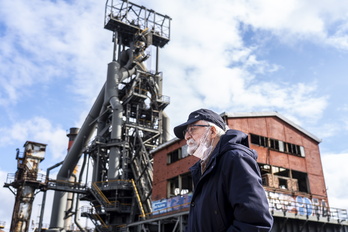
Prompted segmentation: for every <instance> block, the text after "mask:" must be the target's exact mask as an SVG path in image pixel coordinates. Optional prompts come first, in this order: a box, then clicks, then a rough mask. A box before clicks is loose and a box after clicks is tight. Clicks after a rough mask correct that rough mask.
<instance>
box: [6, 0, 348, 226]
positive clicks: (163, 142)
mask: <svg viewBox="0 0 348 232" xmlns="http://www.w3.org/2000/svg"><path fill="white" fill-rule="evenodd" d="M170 24H171V18H170V17H169V16H167V15H163V14H160V13H158V12H156V11H154V10H151V9H147V8H146V7H144V6H139V5H137V4H134V3H131V2H128V1H127V0H118V1H116V0H115V1H113V0H107V2H106V5H105V19H104V28H105V29H107V30H109V31H111V32H112V39H113V40H112V41H113V43H114V46H113V51H112V57H113V58H112V61H111V62H110V63H109V64H108V68H107V75H106V80H105V84H104V85H103V87H102V89H101V91H100V93H99V95H98V97H97V98H96V100H95V103H94V104H93V106H92V108H91V110H90V111H89V113H88V115H87V117H86V119H85V121H84V123H83V125H82V126H81V127H80V128H70V131H69V133H68V134H67V136H68V138H69V144H68V153H67V155H66V157H65V159H64V161H62V162H60V163H57V164H55V165H53V166H52V167H50V168H48V169H47V172H46V176H45V177H44V178H43V179H40V180H38V176H37V175H35V174H31V175H28V173H29V170H34V171H35V172H36V173H37V167H38V163H39V162H41V161H42V160H43V158H44V157H43V153H42V152H43V151H44V150H45V146H46V145H44V144H39V143H34V142H27V143H26V144H25V148H26V150H25V152H24V154H27V155H26V156H24V157H22V156H20V155H17V159H18V171H17V173H18V174H16V176H15V177H16V178H14V179H13V180H9V181H7V183H5V187H9V188H10V189H15V190H16V191H13V190H12V191H13V192H14V194H16V203H15V208H14V213H13V222H12V223H13V225H14V227H12V225H11V232H15V231H23V232H26V231H28V227H27V225H28V222H29V221H28V220H29V219H30V212H31V208H26V210H28V211H26V214H25V215H26V217H22V215H23V214H22V212H23V210H21V209H23V207H22V208H21V204H27V201H26V200H27V199H29V200H30V201H29V202H31V203H32V200H33V198H32V197H31V198H26V196H24V194H23V193H22V189H23V188H30V189H31V191H30V193H31V196H32V195H35V193H37V192H38V191H42V192H43V201H42V204H41V214H40V222H39V226H38V228H37V231H40V232H41V231H50V232H58V231H73V230H74V229H73V227H72V225H76V226H77V227H78V230H79V231H86V230H85V229H84V228H83V227H82V226H81V225H80V224H79V221H78V218H79V217H80V216H82V217H85V218H87V219H89V220H90V221H91V222H92V223H93V224H94V227H95V229H94V231H98V232H107V231H110V232H111V231H114V232H117V231H148V232H161V231H162V232H169V231H173V232H178V231H179V232H182V231H184V228H185V224H186V219H187V215H188V210H189V204H190V198H191V196H192V191H193V187H192V180H191V175H190V173H189V172H188V168H189V167H190V166H192V165H193V164H194V163H195V162H196V161H197V159H196V158H195V157H193V156H188V154H187V152H186V145H185V141H184V140H179V139H171V140H170V139H169V132H168V130H169V118H168V116H167V115H166V114H165V112H164V110H165V108H166V107H167V106H168V104H169V97H167V96H165V95H163V91H162V80H163V75H162V73H161V72H160V71H159V49H160V48H163V47H164V46H165V45H166V44H167V43H168V42H169V40H170ZM152 48H154V49H155V54H152V52H150V50H151V49H152ZM150 59H151V60H154V61H155V65H154V70H152V69H151V68H152V67H150V68H148V67H147V66H146V61H147V60H150ZM222 116H223V118H224V120H225V121H226V123H227V124H228V125H229V126H230V127H231V128H234V129H237V130H241V131H243V132H245V133H247V134H248V135H249V142H250V145H251V148H252V149H255V150H256V151H257V152H258V154H259V157H258V163H259V167H260V171H261V174H262V178H263V184H264V188H265V191H266V193H267V195H268V197H269V203H270V210H271V212H272V214H273V216H274V218H275V224H274V227H273V229H272V231H274V232H278V231H279V232H281V231H283V232H293V231H303V232H312V231H322V232H334V231H335V232H341V231H342V232H346V231H348V227H347V221H348V217H347V210H339V209H334V208H330V207H329V203H328V196H327V193H326V188H325V181H324V175H323V170H322V165H321V160H320V152H319V147H318V145H319V143H320V140H319V139H318V138H316V137H315V136H314V135H312V134H310V133H309V132H307V131H305V130H304V129H302V128H300V127H298V126H297V125H296V124H294V123H292V122H290V121H289V120H287V119H286V118H284V117H283V116H281V115H280V114H277V113H253V114H232V113H223V114H222ZM33 151H35V152H36V151H40V153H32V152H33ZM18 154H19V153H18ZM33 154H34V155H33ZM33 159H34V161H32V160H33ZM29 160H30V161H29ZM29 164H31V166H30V165H29ZM32 164H35V165H32ZM23 165H24V166H25V165H26V168H23ZM28 165H29V166H30V167H35V168H33V169H30V168H29V169H28V168H27V167H29V166H28ZM55 168H59V171H58V174H57V177H56V178H55V179H52V178H51V177H50V171H51V170H52V169H55ZM20 170H22V171H20ZM23 170H24V171H23ZM34 171H33V173H34ZM30 173H32V172H31V171H30ZM23 180H25V181H23ZM49 190H54V191H55V192H54V201H53V206H52V208H53V209H54V210H52V214H51V215H50V219H51V221H50V224H49V228H47V230H46V228H45V229H44V228H43V226H42V225H43V224H42V219H43V216H44V209H45V200H46V193H47V191H49ZM80 201H86V202H89V204H90V207H84V208H83V209H82V210H80V207H79V202H80ZM30 207H31V206H30ZM29 211H30V212H29ZM28 214H29V215H28ZM15 227H16V228H19V227H20V228H21V229H15Z"/></svg>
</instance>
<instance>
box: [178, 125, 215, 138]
mask: <svg viewBox="0 0 348 232" xmlns="http://www.w3.org/2000/svg"><path fill="white" fill-rule="evenodd" d="M196 127H211V126H210V125H199V124H194V125H190V126H189V127H187V128H186V129H185V130H184V131H183V135H184V137H185V135H186V133H188V134H189V135H191V136H192V133H193V132H194V131H195V130H196V129H197V128H196Z"/></svg>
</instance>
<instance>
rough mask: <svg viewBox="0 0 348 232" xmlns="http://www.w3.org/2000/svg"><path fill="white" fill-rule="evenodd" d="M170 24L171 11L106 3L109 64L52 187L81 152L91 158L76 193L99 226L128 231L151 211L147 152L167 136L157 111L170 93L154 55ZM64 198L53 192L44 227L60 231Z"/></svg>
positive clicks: (66, 176)
mask: <svg viewBox="0 0 348 232" xmlns="http://www.w3.org/2000/svg"><path fill="white" fill-rule="evenodd" d="M170 21H171V18H170V17H169V16H166V15H162V14H159V13H157V12H155V11H154V10H149V9H146V8H145V7H144V6H139V5H136V4H134V3H131V2H128V1H125V0H121V1H107V2H106V6H105V21H104V22H105V24H104V27H105V29H107V30H110V31H112V32H113V43H114V49H113V61H112V62H110V63H109V64H108V70H107V77H106V81H105V84H104V86H103V88H102V90H101V91H100V94H99V96H98V97H97V99H96V101H95V103H94V105H93V106H92V108H91V111H90V112H89V114H88V116H87V117H86V120H85V122H84V124H83V125H82V127H81V129H80V131H79V133H78V135H77V137H76V139H75V141H74V143H73V145H72V147H71V149H70V150H69V152H68V154H67V156H66V158H65V160H64V162H63V164H62V167H61V169H60V170H59V172H58V175H57V186H56V189H58V188H59V185H60V184H59V183H63V182H64V181H68V180H69V178H70V177H71V174H72V173H73V170H74V168H75V166H76V165H77V163H78V162H79V160H80V158H81V156H82V154H84V155H85V156H88V157H90V159H91V160H92V162H91V163H92V166H93V170H92V171H90V172H89V173H92V175H91V176H90V179H91V181H92V184H91V186H89V187H86V189H85V192H84V193H83V194H81V191H79V192H78V194H80V197H81V200H85V201H89V202H90V204H91V208H90V209H88V210H86V211H84V212H83V213H82V216H84V217H88V218H90V219H91V220H92V222H93V223H94V224H95V226H96V230H97V231H126V229H125V228H124V226H125V225H126V224H128V223H132V222H136V221H140V220H144V219H146V218H147V217H148V215H149V214H150V213H151V211H152V209H151V191H152V157H151V155H150V151H151V150H152V149H154V148H156V147H157V146H159V145H160V144H162V143H163V142H166V141H167V140H168V137H169V136H168V132H167V131H168V128H169V121H168V117H167V116H166V115H165V113H164V111H163V110H164V109H165V108H166V106H167V105H168V104H169V97H167V96H164V95H163V94H162V78H163V76H162V73H161V72H159V71H158V60H159V48H162V47H163V46H165V45H166V44H167V43H168V42H169V39H170ZM150 46H153V47H155V49H156V52H155V53H156V54H155V55H154V57H151V58H152V60H155V70H150V69H148V68H147V67H146V65H145V61H146V60H147V59H149V58H150V54H148V53H147V50H148V49H149V48H150ZM84 163H85V162H84ZM83 165H85V164H83ZM82 169H84V167H82ZM79 183H80V182H79ZM71 191H73V190H71ZM66 201H67V192H65V191H56V192H55V196H54V202H53V212H52V217H51V223H50V229H49V231H62V230H63V231H64V229H63V227H64V220H66V217H67V212H66V209H65V205H66ZM80 229H81V228H80Z"/></svg>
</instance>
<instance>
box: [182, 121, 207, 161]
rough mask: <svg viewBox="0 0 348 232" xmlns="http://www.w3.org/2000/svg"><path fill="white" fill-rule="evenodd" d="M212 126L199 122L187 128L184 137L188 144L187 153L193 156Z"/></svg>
mask: <svg viewBox="0 0 348 232" xmlns="http://www.w3.org/2000/svg"><path fill="white" fill-rule="evenodd" d="M208 128H210V126H209V125H208V123H207V122H205V121H197V122H195V123H192V124H190V125H188V126H187V128H186V130H185V131H184V137H185V140H186V143H187V152H188V153H189V154H190V155H192V154H193V153H194V152H195V151H196V150H197V148H198V147H199V145H200V143H201V140H202V138H203V136H204V135H205V134H206V132H207V130H208Z"/></svg>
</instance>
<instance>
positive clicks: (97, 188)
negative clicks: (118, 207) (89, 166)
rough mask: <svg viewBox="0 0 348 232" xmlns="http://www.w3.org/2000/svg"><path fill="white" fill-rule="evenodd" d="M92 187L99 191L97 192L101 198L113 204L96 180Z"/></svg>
mask: <svg viewBox="0 0 348 232" xmlns="http://www.w3.org/2000/svg"><path fill="white" fill-rule="evenodd" d="M92 187H93V188H94V189H95V190H96V191H97V193H98V194H99V196H101V198H102V199H103V200H104V202H106V203H107V204H108V205H111V202H110V201H109V199H108V198H107V197H106V196H105V195H104V193H103V192H102V191H101V190H100V188H99V187H98V185H97V184H96V182H93V184H92Z"/></svg>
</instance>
